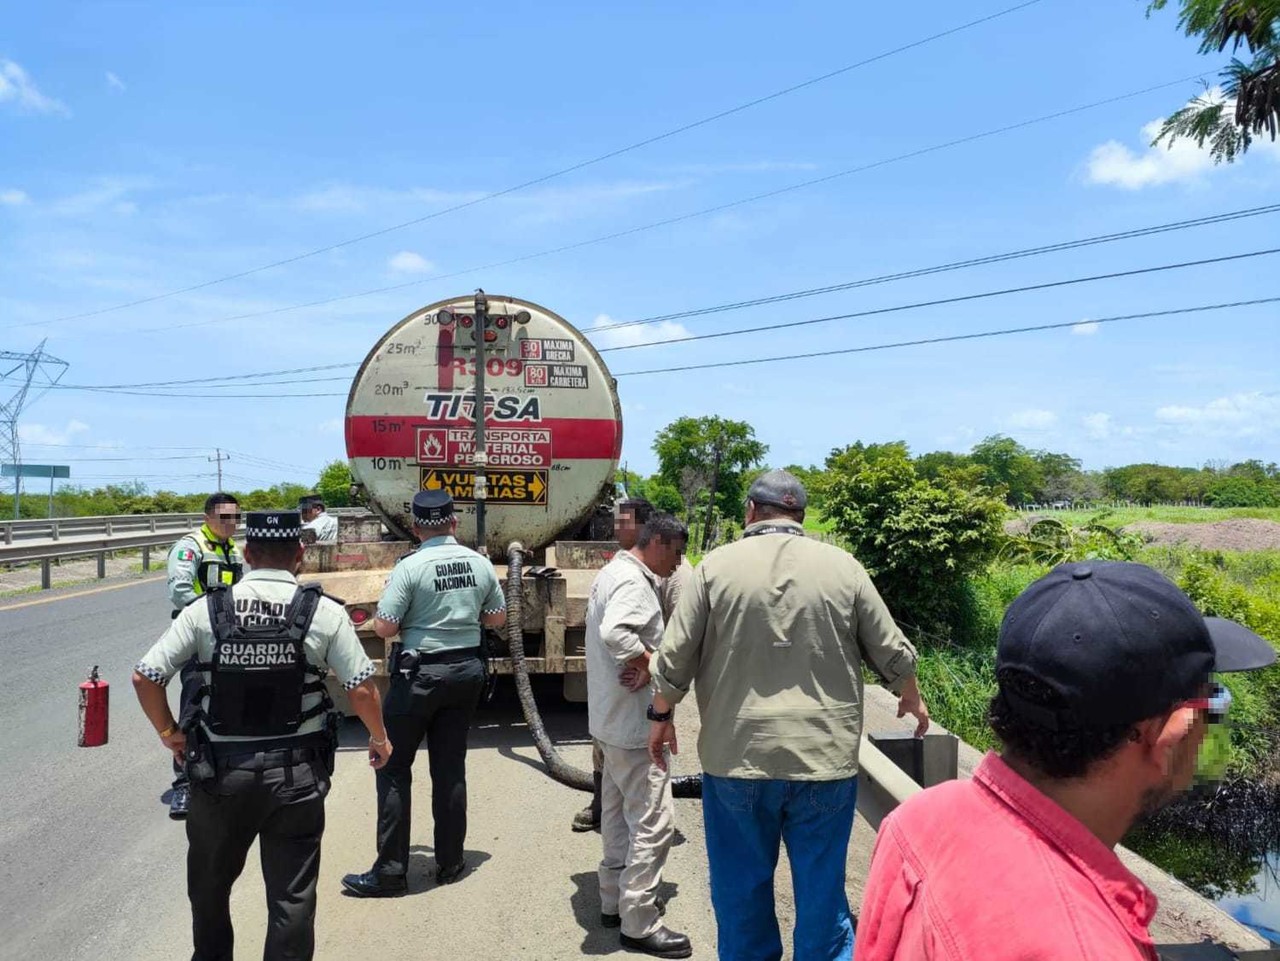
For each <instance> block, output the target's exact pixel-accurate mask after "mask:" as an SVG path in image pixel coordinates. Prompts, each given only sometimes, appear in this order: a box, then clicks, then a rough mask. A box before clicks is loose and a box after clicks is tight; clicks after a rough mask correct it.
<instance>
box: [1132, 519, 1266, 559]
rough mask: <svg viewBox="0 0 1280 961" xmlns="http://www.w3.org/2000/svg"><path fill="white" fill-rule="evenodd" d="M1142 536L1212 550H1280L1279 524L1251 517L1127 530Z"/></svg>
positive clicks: (1146, 525)
mask: <svg viewBox="0 0 1280 961" xmlns="http://www.w3.org/2000/svg"><path fill="white" fill-rule="evenodd" d="M1125 530H1126V531H1129V532H1131V533H1134V534H1141V535H1142V536H1143V538H1144V539H1145V540H1147V541H1148V542H1150V543H1152V544H1159V545H1175V544H1185V545H1187V546H1188V547H1199V548H1201V549H1203V550H1211V551H1276V550H1280V524H1277V523H1276V522H1275V521H1264V520H1258V519H1255V518H1250V517H1237V518H1233V519H1231V520H1225V521H1212V522H1210V523H1208V524H1164V523H1160V522H1158V521H1139V522H1137V523H1135V524H1130V525H1128V526H1127V527H1126V528H1125Z"/></svg>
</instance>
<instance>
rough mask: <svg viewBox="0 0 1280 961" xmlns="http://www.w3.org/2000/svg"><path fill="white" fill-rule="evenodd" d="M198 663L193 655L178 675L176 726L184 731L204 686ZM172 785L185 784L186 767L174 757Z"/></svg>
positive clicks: (193, 713)
mask: <svg viewBox="0 0 1280 961" xmlns="http://www.w3.org/2000/svg"><path fill="white" fill-rule="evenodd" d="M197 663H199V662H198V661H197V660H196V659H195V658H194V657H193V658H192V659H191V660H189V661H187V663H186V664H183V665H182V671H181V673H180V674H179V677H180V678H181V680H182V690H181V692H180V693H179V695H178V726H179V727H181V728H182V729H183V730H184V731H185V730H186V729H187V726H188V725H189V724H190V723H191V719H192V717H194V715H195V713H196V710H197V709H198V708H199V706H200V705H199V704H197V703H196V695H197V694H199V693H200V688H202V687H203V686H204V678H203V677H202V676H201V674H200V672H199V671H197V670H196V669H195V665H196V664H197ZM173 786H174V788H180V787H186V786H187V769H186V767H185V766H184V765H183V764H182V763H181V762H179V761H178V760H177V759H176V758H175V759H174V762H173Z"/></svg>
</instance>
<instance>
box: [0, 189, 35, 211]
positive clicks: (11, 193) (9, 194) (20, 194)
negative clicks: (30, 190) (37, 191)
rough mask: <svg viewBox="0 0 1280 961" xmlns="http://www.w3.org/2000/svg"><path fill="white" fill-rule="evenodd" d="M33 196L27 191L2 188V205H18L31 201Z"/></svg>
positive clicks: (0, 204) (0, 201) (0, 196)
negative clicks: (29, 195) (28, 194)
mask: <svg viewBox="0 0 1280 961" xmlns="http://www.w3.org/2000/svg"><path fill="white" fill-rule="evenodd" d="M30 201H31V198H30V197H28V196H27V194H26V192H25V191H22V190H17V189H16V188H15V189H9V190H0V207H18V206H20V205H22V204H25V203H29V202H30Z"/></svg>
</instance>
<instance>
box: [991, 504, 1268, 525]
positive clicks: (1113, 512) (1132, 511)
mask: <svg viewBox="0 0 1280 961" xmlns="http://www.w3.org/2000/svg"><path fill="white" fill-rule="evenodd" d="M1103 510H1107V511H1109V512H1108V514H1107V517H1106V518H1105V520H1104V521H1103V523H1105V524H1108V525H1110V526H1112V527H1117V526H1118V527H1123V526H1125V525H1126V524H1133V523H1135V522H1137V521H1156V522H1158V523H1161V524H1207V523H1210V522H1212V521H1225V520H1232V519H1234V518H1238V517H1251V518H1255V519H1257V520H1266V521H1277V522H1280V507H1116V508H1109V509H1108V508H1098V509H1095V510H1080V511H1016V512H1012V513H1011V515H1010V516H1011V517H1013V518H1024V519H1025V518H1028V517H1056V518H1058V519H1059V520H1060V521H1062V522H1063V523H1064V524H1077V525H1078V524H1084V523H1086V522H1088V521H1089V520H1091V519H1092V518H1093V517H1095V516H1097V514H1098V513H1100V512H1101V511H1103Z"/></svg>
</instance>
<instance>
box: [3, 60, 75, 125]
mask: <svg viewBox="0 0 1280 961" xmlns="http://www.w3.org/2000/svg"><path fill="white" fill-rule="evenodd" d="M0 103H11V104H14V105H15V106H16V107H17V108H18V109H19V110H20V111H22V112H23V113H57V114H63V115H67V114H70V113H71V111H70V110H68V109H67V107H66V105H65V104H63V103H62V102H61V101H59V100H55V99H54V98H53V97H47V96H45V95H44V94H43V93H41V92H40V89H39V88H38V87H37V86H36V83H35V81H34V80H32V79H31V76H30V75H29V74H28V73H27V72H26V71H25V70H23V69H22V67H21V66H19V65H18V64H16V63H14V62H13V61H12V60H6V59H5V58H3V57H0Z"/></svg>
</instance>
